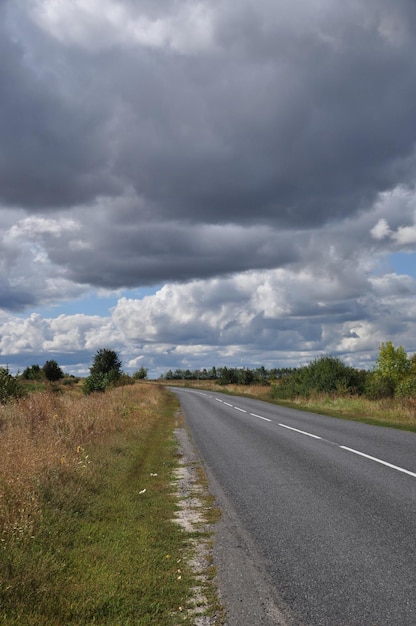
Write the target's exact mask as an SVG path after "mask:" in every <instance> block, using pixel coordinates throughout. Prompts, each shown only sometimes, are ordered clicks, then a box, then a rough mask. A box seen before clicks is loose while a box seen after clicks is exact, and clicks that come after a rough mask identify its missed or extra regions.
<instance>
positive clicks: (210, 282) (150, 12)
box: [0, 0, 416, 377]
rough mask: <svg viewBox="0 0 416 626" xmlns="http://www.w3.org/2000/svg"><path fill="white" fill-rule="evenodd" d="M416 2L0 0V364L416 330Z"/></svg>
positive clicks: (209, 355) (412, 343) (271, 352)
mask: <svg viewBox="0 0 416 626" xmlns="http://www.w3.org/2000/svg"><path fill="white" fill-rule="evenodd" d="M415 102H416V4H415V2H414V0H365V1H364V0H351V1H350V2H346V3H341V2H333V0H200V1H197V0H195V1H191V0H0V214H1V221H0V363H1V364H2V365H3V366H5V365H7V366H9V367H10V369H11V370H12V371H14V372H15V371H18V370H20V371H22V370H23V369H24V368H25V367H26V366H30V365H32V364H35V363H36V364H40V365H42V364H43V363H44V362H45V361H46V360H50V359H55V360H56V361H57V362H58V363H59V365H60V366H61V367H62V368H63V369H64V371H65V372H67V373H71V374H74V375H81V376H84V375H88V371H89V370H88V368H89V367H90V365H91V363H92V359H93V356H94V354H95V353H96V351H97V350H99V349H101V348H109V349H112V350H116V351H117V352H118V354H119V356H120V358H121V360H122V363H123V369H124V370H125V371H126V372H129V373H133V372H134V371H136V370H137V369H139V368H140V367H142V366H143V367H146V368H147V369H148V370H149V375H150V376H151V377H157V376H159V375H160V374H163V373H164V372H166V371H167V370H169V369H176V368H181V369H186V368H189V369H197V368H200V367H207V368H209V367H212V366H213V365H215V366H223V365H227V366H233V367H244V366H246V367H257V366H261V365H264V366H265V367H268V368H269V367H297V366H299V365H302V364H305V363H307V362H309V361H311V360H312V359H314V358H316V357H317V356H319V355H321V354H331V355H333V356H337V357H339V358H341V359H342V360H343V361H344V362H346V363H348V364H351V365H353V366H354V367H360V368H361V367H362V368H371V367H372V366H373V364H374V361H375V359H376V357H377V354H378V348H379V345H380V343H381V342H386V341H392V342H393V343H394V345H397V346H398V345H402V346H403V347H404V348H405V350H406V351H407V352H408V354H413V353H414V352H416V298H415V296H416V190H415V183H416V106H415Z"/></svg>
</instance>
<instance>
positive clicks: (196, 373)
mask: <svg viewBox="0 0 416 626" xmlns="http://www.w3.org/2000/svg"><path fill="white" fill-rule="evenodd" d="M147 374H148V370H147V369H146V368H145V367H141V368H140V369H138V370H137V371H136V372H135V373H134V374H132V375H129V374H126V373H125V372H123V371H122V363H121V360H120V358H119V356H118V354H117V352H115V351H114V350H110V349H108V348H101V349H100V350H98V351H97V353H96V354H95V356H94V358H93V362H92V365H91V367H90V374H89V376H87V377H86V378H85V379H84V380H83V391H84V392H85V393H92V392H103V391H105V390H106V389H108V388H109V387H114V386H118V385H126V384H133V383H134V382H135V381H136V380H145V379H146V378H147ZM69 378H71V379H74V380H78V379H75V377H74V376H71V377H68V376H67V375H65V374H64V372H63V371H62V369H61V368H60V366H59V365H58V363H57V362H56V361H55V360H48V361H46V362H45V363H44V365H43V366H42V367H41V366H40V365H37V364H35V365H31V366H30V367H26V368H25V370H24V371H23V373H22V374H17V375H16V376H13V375H12V374H11V373H10V371H9V368H8V367H0V404H4V403H5V402H6V401H8V400H10V399H13V398H18V397H19V396H20V395H22V394H23V393H24V391H25V387H24V386H22V385H21V384H20V381H35V382H36V381H38V382H42V381H49V382H50V383H54V382H57V381H59V380H61V379H64V383H65V382H72V381H69ZM161 380H166V381H171V380H185V381H186V380H193V381H198V380H212V381H215V382H216V383H218V384H219V385H229V384H235V385H269V386H270V387H271V396H272V397H274V398H281V399H290V398H295V397H297V396H303V397H308V396H310V395H311V394H314V393H329V394H341V395H342V394H343V395H345V394H349V395H353V394H358V395H365V396H366V397H367V398H369V399H372V400H377V399H381V398H394V397H395V398H416V354H414V355H413V356H411V357H409V356H408V355H407V353H406V351H405V349H404V348H403V347H402V346H399V347H398V348H396V347H395V346H394V345H393V343H392V342H391V341H388V342H387V343H382V344H381V345H380V346H379V355H378V357H377V360H376V363H375V365H374V367H373V369H372V370H370V371H367V370H362V369H361V370H358V369H356V368H354V367H351V366H350V365H346V364H345V363H344V362H343V361H342V360H341V359H339V358H338V357H335V356H331V355H322V356H320V357H318V358H316V359H314V360H312V361H311V362H310V363H308V364H307V365H303V366H301V367H297V368H288V367H284V368H279V367H277V368H271V369H266V368H265V367H264V366H260V367H256V368H249V367H241V368H238V367H226V366H223V367H211V368H209V369H206V368H201V369H196V370H190V369H175V370H173V371H172V370H169V371H168V372H166V374H164V375H163V376H162V377H161Z"/></svg>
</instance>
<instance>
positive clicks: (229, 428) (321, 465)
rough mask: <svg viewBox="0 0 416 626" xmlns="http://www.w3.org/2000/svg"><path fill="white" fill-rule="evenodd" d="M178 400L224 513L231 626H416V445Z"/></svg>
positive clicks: (222, 404) (398, 437) (234, 404)
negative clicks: (237, 561) (239, 560)
mask: <svg viewBox="0 0 416 626" xmlns="http://www.w3.org/2000/svg"><path fill="white" fill-rule="evenodd" d="M175 393H177V395H178V397H179V399H180V402H181V405H182V409H183V412H184V414H185V418H186V423H187V425H188V428H189V430H190V432H191V436H192V439H193V441H194V444H195V446H196V448H197V450H198V451H199V454H200V455H201V458H202V460H203V462H204V464H205V466H206V468H207V471H208V475H209V477H210V478H211V486H212V488H213V491H214V495H216V496H217V497H218V500H219V503H220V506H221V508H222V509H223V511H224V516H223V517H224V520H225V521H223V526H222V529H221V530H220V532H221V535H222V539H221V538H220V549H219V551H217V552H218V555H219V563H220V569H221V570H223V571H222V572H220V579H221V580H223V581H225V591H224V596H225V599H226V608H228V609H229V622H228V624H229V625H230V626H234V625H236V626H237V624H238V626H257V625H260V624H267V625H269V624H295V625H298V624H299V625H300V624H303V625H307V626H315V625H328V626H347V625H348V626H367V625H368V626H395V625H397V626H415V625H416V434H414V433H409V432H405V431H398V430H394V429H389V428H381V427H376V426H369V425H366V424H361V423H355V422H350V421H347V420H342V419H335V418H331V417H326V416H322V415H316V414H312V413H305V412H301V411H296V410H292V409H287V408H284V407H278V406H275V405H272V404H268V403H266V402H261V401H256V400H252V399H248V398H243V397H233V396H228V395H225V394H221V393H214V392H202V391H197V390H190V389H179V388H178V389H175ZM233 542H234V544H235V545H232V544H233ZM238 555H240V557H241V558H242V561H241V563H240V564H238V563H236V562H235V560H238ZM227 581H228V582H227ZM227 589H228V591H227Z"/></svg>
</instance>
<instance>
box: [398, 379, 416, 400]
mask: <svg viewBox="0 0 416 626" xmlns="http://www.w3.org/2000/svg"><path fill="white" fill-rule="evenodd" d="M395 395H396V396H397V397H398V398H416V376H412V377H410V376H409V377H408V378H406V379H405V380H403V381H402V382H401V383H399V384H398V385H397V387H396V394H395Z"/></svg>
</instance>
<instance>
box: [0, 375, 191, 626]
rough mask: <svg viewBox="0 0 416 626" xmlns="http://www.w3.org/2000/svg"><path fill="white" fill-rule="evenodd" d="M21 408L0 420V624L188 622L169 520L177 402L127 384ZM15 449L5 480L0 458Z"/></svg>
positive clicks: (179, 547)
mask: <svg viewBox="0 0 416 626" xmlns="http://www.w3.org/2000/svg"><path fill="white" fill-rule="evenodd" d="M24 402H26V403H27V402H28V400H25V401H24ZM24 402H23V403H22V404H20V405H19V406H16V407H15V408H14V409H13V411H14V413H13V414H10V413H9V414H5V413H3V415H2V433H1V436H0V455H1V454H2V455H3V456H2V459H3V469H4V473H3V475H2V479H1V483H0V524H1V526H0V529H1V543H0V624H7V625H8V626H23V625H24V626H35V625H36V626H43V625H45V626H46V625H47V626H55V625H56V626H58V625H59V626H62V624H65V625H66V626H75V625H87V624H99V625H100V626H116V625H117V626H130V625H133V624H134V625H135V626H137V625H140V626H146V625H150V624H151V625H152V626H153V625H161V626H162V625H163V626H169V625H177V624H178V623H183V624H190V623H192V622H191V617H190V616H187V614H186V611H183V610H182V609H181V607H184V606H186V604H187V602H188V600H189V595H190V590H191V588H192V586H193V584H194V580H193V574H192V572H191V570H190V568H189V567H188V566H187V565H186V562H185V561H184V560H183V555H184V550H186V546H187V535H186V532H184V531H183V529H181V528H179V527H178V525H177V524H175V523H174V522H173V521H172V520H173V517H174V513H175V510H176V509H177V501H176V498H175V497H174V495H173V494H172V482H171V481H172V472H173V468H174V467H176V465H177V460H178V459H177V445H176V441H175V440H174V438H173V435H172V433H173V429H174V427H175V417H174V412H175V409H176V408H177V401H176V399H175V398H174V397H172V396H171V394H168V393H166V392H164V391H163V389H162V388H160V387H158V386H155V385H145V384H143V385H140V384H136V385H134V386H132V387H126V388H125V389H115V390H114V391H112V392H109V393H106V394H103V395H101V396H97V397H96V398H91V397H88V398H83V397H82V398H81V397H77V398H71V397H70V396H67V397H65V396H64V397H51V396H47V397H44V398H42V399H39V398H38V399H37V400H35V399H32V402H35V404H36V406H32V407H31V408H32V410H31V411H30V410H28V407H27V404H26V406H25V404H24ZM36 407H37V410H38V415H37V416H35V417H34V412H35V413H36V411H34V409H35V408H36ZM8 410H9V411H11V410H12V409H8ZM80 416H81V419H78V418H79V417H80ZM41 448H43V450H41ZM19 449H20V455H19V459H20V460H22V459H23V458H25V460H24V462H19V459H14V464H13V463H12V464H11V466H12V468H13V467H15V468H16V469H18V471H17V475H14V474H13V469H12V468H11V469H10V468H9V469H7V463H5V462H4V459H6V461H7V458H8V459H9V460H10V459H11V458H12V456H13V454H14V455H15V454H18V451H19ZM25 453H26V457H24V454H25ZM0 469H2V468H0ZM19 485H20V486H21V489H20V490H19ZM179 564H180V565H179ZM178 570H180V573H179V571H178Z"/></svg>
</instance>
